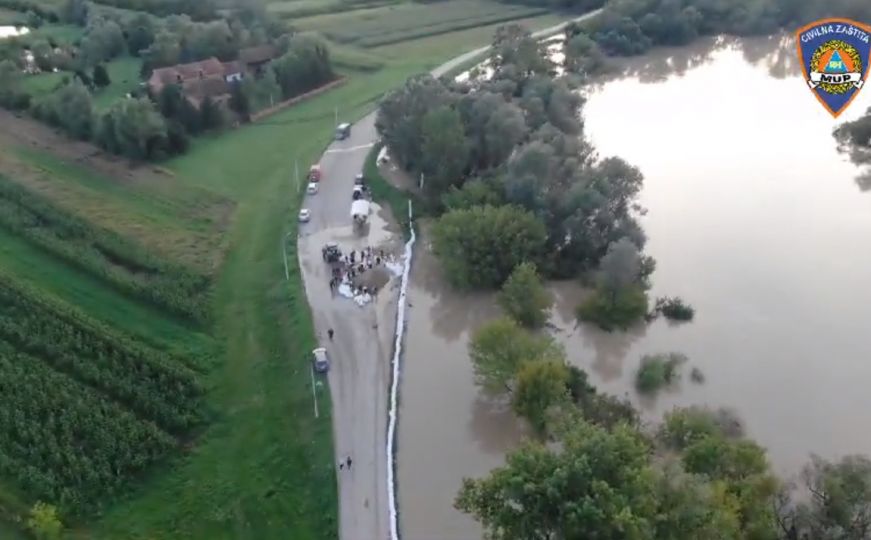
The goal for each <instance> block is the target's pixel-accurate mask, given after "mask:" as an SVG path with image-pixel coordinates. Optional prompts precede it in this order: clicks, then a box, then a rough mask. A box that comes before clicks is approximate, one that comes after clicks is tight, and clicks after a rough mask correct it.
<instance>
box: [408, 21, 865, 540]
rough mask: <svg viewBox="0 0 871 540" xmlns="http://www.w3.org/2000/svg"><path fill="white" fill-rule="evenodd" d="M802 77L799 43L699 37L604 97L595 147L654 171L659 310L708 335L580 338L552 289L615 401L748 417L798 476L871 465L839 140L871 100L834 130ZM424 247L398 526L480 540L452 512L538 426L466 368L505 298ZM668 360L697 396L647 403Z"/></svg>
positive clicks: (851, 189)
mask: <svg viewBox="0 0 871 540" xmlns="http://www.w3.org/2000/svg"><path fill="white" fill-rule="evenodd" d="M798 69H799V68H798V66H797V64H796V61H795V49H794V43H793V41H792V40H790V39H788V38H786V39H781V38H779V37H774V38H761V39H749V40H741V41H736V40H729V41H728V42H727V41H725V40H703V41H699V42H697V44H695V45H694V46H692V47H685V48H680V49H659V50H657V51H655V52H654V53H653V54H650V55H647V56H645V57H642V58H638V59H633V60H630V61H627V62H623V63H622V64H621V66H620V71H619V73H616V74H614V75H611V76H609V77H605V78H603V79H602V80H601V81H599V82H598V83H596V84H595V85H593V86H591V87H590V88H589V89H588V91H587V94H588V96H587V97H588V101H587V103H586V105H585V107H584V118H585V131H586V133H587V135H588V136H589V137H590V138H591V140H592V141H593V143H594V144H595V145H596V147H597V148H598V150H599V152H600V154H601V155H603V156H607V155H619V156H621V157H623V158H624V159H626V160H627V161H629V162H630V163H632V164H634V165H636V166H638V167H639V168H640V169H641V170H642V172H643V173H644V175H645V187H644V190H643V192H642V194H641V197H640V200H641V203H642V205H643V206H644V207H645V208H646V209H647V213H646V215H644V216H643V217H642V222H643V225H644V228H645V230H646V232H647V234H648V236H649V243H648V246H647V252H648V253H650V254H651V255H653V256H654V257H655V258H656V259H657V263H658V265H657V269H656V273H655V274H654V280H653V281H654V283H653V289H652V291H651V296H653V297H655V296H659V295H679V296H681V297H683V298H685V299H686V300H688V301H689V302H690V303H692V305H693V306H694V307H695V308H696V310H697V315H696V320H695V321H693V322H692V323H689V324H683V325H673V324H670V323H668V322H666V321H663V320H658V321H656V322H654V323H652V324H649V325H646V326H643V327H638V328H634V329H632V330H630V331H628V332H624V333H614V334H607V333H604V332H601V331H598V330H596V329H593V328H590V327H587V326H585V325H577V324H576V323H575V320H574V315H573V310H574V307H575V305H577V303H578V301H579V299H580V298H581V297H582V295H583V294H584V293H583V291H581V290H580V289H579V288H578V287H577V286H576V285H575V284H573V283H559V284H554V285H553V286H552V287H553V289H554V291H555V292H556V298H557V301H556V304H555V306H554V309H553V313H552V317H551V323H552V324H553V325H555V327H556V328H555V330H554V332H553V333H554V335H555V337H556V338H557V339H558V340H559V341H560V342H561V343H563V344H564V345H565V347H566V349H567V352H568V356H569V358H570V361H572V362H573V363H576V364H577V365H579V366H581V367H583V368H584V369H586V370H587V371H588V372H589V373H590V375H591V377H592V380H593V381H594V382H595V383H596V384H597V386H598V387H599V388H600V389H601V390H603V391H606V392H610V393H612V394H616V395H627V396H628V397H629V398H630V399H631V400H633V402H634V403H636V405H638V407H639V408H640V409H641V410H642V413H643V415H644V417H645V419H646V420H649V421H651V422H655V421H657V420H658V419H659V418H661V417H662V414H663V412H666V411H668V410H670V409H671V408H673V407H675V406H679V405H690V404H707V405H711V406H718V407H719V406H723V407H728V408H730V409H733V410H734V411H735V412H736V413H737V414H738V415H739V417H740V418H741V419H742V420H743V422H744V424H745V425H746V427H747V432H748V435H749V436H751V437H753V438H755V439H756V440H757V441H759V442H760V443H761V444H762V445H764V446H765V447H766V448H767V449H768V451H769V456H770V458H771V461H772V463H773V464H774V466H775V469H776V470H777V471H778V472H780V473H781V474H784V475H791V474H794V473H795V472H796V471H797V470H798V469H799V468H800V467H801V465H802V464H803V463H805V462H806V461H807V459H808V457H809V454H810V453H811V452H815V453H818V454H820V455H823V456H825V457H829V458H837V457H838V456H841V455H844V454H846V453H866V454H871V432H869V431H868V430H866V429H864V428H863V427H862V426H863V425H864V421H866V420H868V419H869V414H871V413H869V412H868V411H871V393H869V392H868V390H867V389H868V387H869V383H871V337H869V333H868V331H867V328H868V325H869V321H871V287H869V285H868V277H869V276H871V252H869V250H868V249H866V245H867V242H868V238H871V193H864V192H862V190H861V189H860V187H859V185H857V182H856V181H857V179H858V178H859V177H860V175H861V174H862V171H861V170H860V169H858V168H857V167H856V166H854V165H853V164H851V163H850V162H849V161H848V160H847V159H845V158H844V157H843V156H841V155H840V154H838V152H837V149H836V146H835V141H834V139H833V138H832V136H831V131H832V129H833V128H834V127H835V126H836V125H838V124H839V123H840V122H841V121H843V120H850V119H854V118H856V117H858V116H859V115H860V114H861V113H862V112H863V111H864V110H865V109H866V108H868V107H869V106H871V91H867V90H866V91H865V93H864V94H860V96H859V97H858V98H857V99H856V100H855V101H854V103H853V104H852V106H851V107H850V109H848V110H847V111H846V112H845V113H844V114H843V115H842V116H841V118H840V119H839V120H837V121H836V120H834V119H832V117H831V116H830V115H829V114H828V113H827V112H826V111H824V110H823V108H822V107H821V106H820V105H819V103H817V101H816V100H815V99H814V97H813V96H812V95H811V93H810V91H809V90H808V89H807V87H806V85H805V84H804V82H803V81H802V79H801V76H800V74H799V72H798ZM425 244H426V240H425V237H424V240H423V241H422V242H421V245H420V248H421V249H419V250H418V255H417V258H416V260H415V264H414V270H413V274H412V286H411V289H410V293H409V301H410V302H411V304H412V308H411V311H410V325H409V328H408V333H407V335H406V340H407V341H406V343H407V347H408V349H407V350H408V354H407V356H406V358H405V364H404V372H403V379H402V388H401V391H402V395H401V408H400V426H399V475H398V480H399V504H400V524H401V530H402V533H403V536H404V538H406V539H408V540H435V539H439V540H450V539H457V540H468V539H474V538H479V537H480V527H479V526H478V525H477V524H476V523H475V522H474V521H472V520H471V519H470V518H468V517H467V516H465V515H463V514H461V513H459V512H457V511H456V510H454V509H453V508H452V501H453V498H454V496H455V494H456V492H457V490H458V489H459V487H460V485H461V482H462V478H463V477H464V476H482V475H485V474H487V472H488V471H489V470H491V469H492V468H493V467H496V466H499V465H500V464H501V463H502V462H503V456H504V454H505V452H507V451H509V450H510V449H512V448H515V447H516V446H517V444H518V442H519V441H520V440H521V439H522V438H523V436H524V431H523V428H522V425H521V424H520V423H519V422H518V421H517V420H516V419H515V418H514V417H513V415H512V414H511V413H510V411H509V410H508V409H506V408H505V407H504V406H500V405H499V404H498V403H496V404H494V403H493V402H491V401H489V400H488V399H487V398H486V396H484V395H482V393H481V391H479V389H478V388H477V387H476V386H475V385H474V381H473V374H472V369H471V366H470V364H469V361H468V356H467V351H466V346H467V343H468V337H469V332H470V331H471V330H472V329H474V328H476V327H477V326H478V325H480V324H481V323H482V322H484V321H486V320H488V319H490V318H492V317H495V316H498V314H499V310H498V308H497V307H496V306H495V305H494V302H493V298H492V297H491V296H487V295H460V294H457V293H455V292H452V291H450V290H448V289H447V287H446V286H445V285H444V282H443V281H442V280H441V278H440V276H439V273H438V269H437V267H436V265H435V264H434V261H433V260H432V258H431V256H430V255H429V254H428V253H427V252H426V245H425ZM668 351H679V352H683V353H685V354H687V355H688V356H689V358H690V362H689V365H688V366H687V367H685V369H684V372H685V373H684V381H683V382H682V383H681V384H679V385H677V386H676V387H675V388H673V389H670V390H669V391H666V392H663V393H661V394H660V395H659V396H657V397H656V398H655V399H640V398H639V396H638V395H637V394H636V393H635V391H634V387H633V379H634V375H635V371H636V369H637V367H638V364H639V361H640V358H641V356H642V355H643V354H647V353H656V352H668ZM691 367H698V368H699V369H701V371H702V372H703V373H704V375H705V378H706V381H705V382H704V383H703V384H693V383H691V382H690V381H689V378H688V376H687V375H688V371H689V369H690V368H691Z"/></svg>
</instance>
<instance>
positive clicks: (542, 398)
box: [511, 358, 569, 434]
mask: <svg viewBox="0 0 871 540" xmlns="http://www.w3.org/2000/svg"><path fill="white" fill-rule="evenodd" d="M568 377H569V372H568V368H567V367H566V364H565V360H563V359H562V358H559V359H551V358H545V359H540V360H534V361H532V362H526V363H524V364H523V365H521V366H520V369H519V371H518V372H517V387H516V388H515V390H514V392H513V394H512V396H511V405H512V407H513V408H514V412H516V413H517V414H518V415H520V416H522V417H524V418H526V419H527V420H528V421H529V423H530V424H531V425H532V427H533V429H535V431H536V432H537V433H539V434H544V433H545V431H546V430H547V421H548V414H549V413H550V412H551V410H552V408H553V407H555V406H559V405H560V404H562V403H565V402H566V397H567V388H566V385H567V382H568Z"/></svg>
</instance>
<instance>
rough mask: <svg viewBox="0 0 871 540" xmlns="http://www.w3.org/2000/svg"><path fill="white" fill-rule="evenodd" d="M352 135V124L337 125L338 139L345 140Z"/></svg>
mask: <svg viewBox="0 0 871 540" xmlns="http://www.w3.org/2000/svg"><path fill="white" fill-rule="evenodd" d="M350 136H351V124H348V123H345V124H339V125H338V126H336V140H337V141H343V140H345V139H347V138H348V137H350Z"/></svg>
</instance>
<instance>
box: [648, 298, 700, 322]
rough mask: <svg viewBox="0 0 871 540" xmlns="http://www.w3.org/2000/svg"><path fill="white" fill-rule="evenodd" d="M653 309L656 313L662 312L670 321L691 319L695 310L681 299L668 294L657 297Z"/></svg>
mask: <svg viewBox="0 0 871 540" xmlns="http://www.w3.org/2000/svg"><path fill="white" fill-rule="evenodd" d="M653 311H654V313H656V314H659V313H662V315H664V316H665V318H666V319H669V320H671V321H691V320H693V317H694V316H695V314H696V310H694V309H693V307H692V306H690V305H689V304H687V303H685V302H684V301H683V300H682V299H680V298H678V297H674V298H671V297H668V296H665V297H662V298H657V299H656V306H655V307H654V309H653Z"/></svg>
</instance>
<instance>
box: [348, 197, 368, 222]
mask: <svg viewBox="0 0 871 540" xmlns="http://www.w3.org/2000/svg"><path fill="white" fill-rule="evenodd" d="M369 211H370V208H369V201H367V200H366V199H356V200H354V201H353V202H351V219H353V220H354V225H355V226H358V227H360V226H363V225H365V224H366V222H367V221H369Z"/></svg>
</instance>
